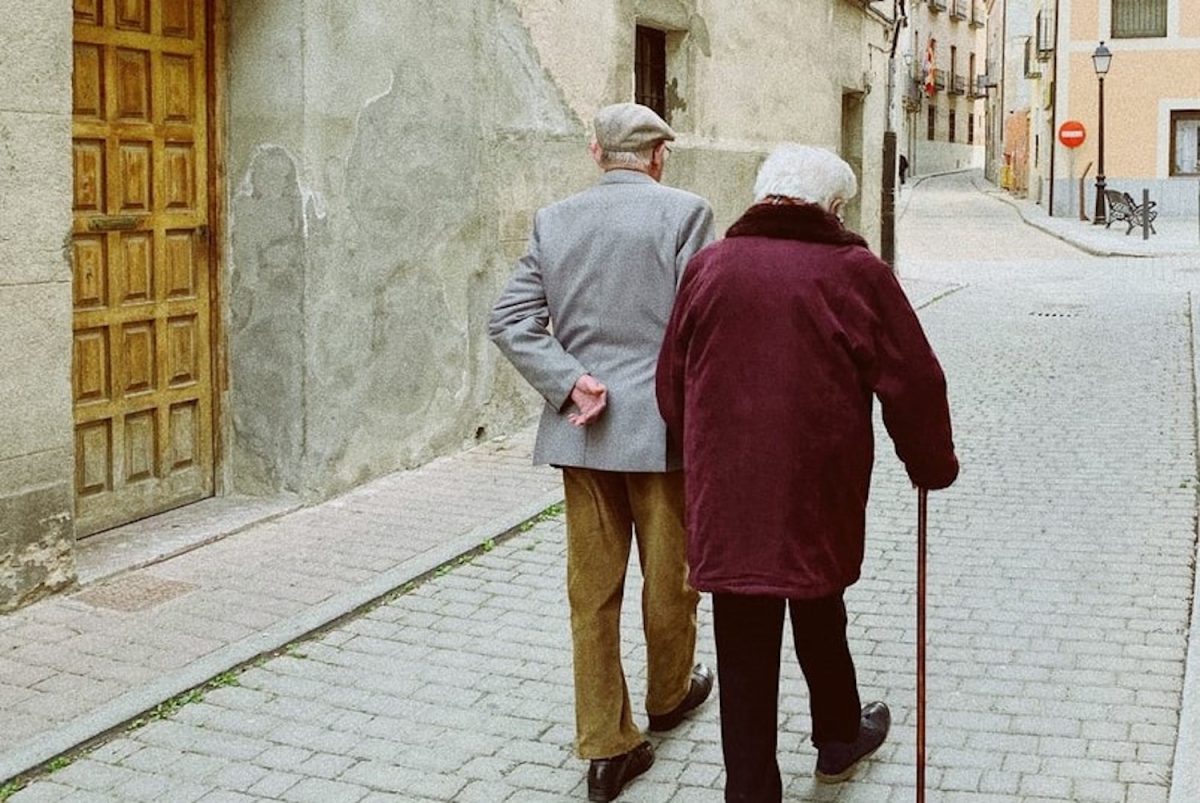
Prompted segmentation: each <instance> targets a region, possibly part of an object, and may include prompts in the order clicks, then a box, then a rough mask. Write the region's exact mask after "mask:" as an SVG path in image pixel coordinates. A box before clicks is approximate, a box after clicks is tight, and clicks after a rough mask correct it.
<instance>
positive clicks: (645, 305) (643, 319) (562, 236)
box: [488, 170, 713, 471]
mask: <svg viewBox="0 0 1200 803" xmlns="http://www.w3.org/2000/svg"><path fill="white" fill-rule="evenodd" d="M712 239H713V216H712V209H711V208H710V207H709V205H708V203H707V202H706V201H705V200H704V199H703V198H700V197H699V196H697V195H693V194H691V193H690V192H684V191H683V190H677V189H673V188H671V187H664V186H662V185H661V184H659V183H657V182H656V181H654V179H652V178H650V177H649V176H647V175H645V174H643V173H638V172H635V171H632V170H612V171H609V172H607V173H605V174H604V176H603V177H602V178H601V179H600V181H599V182H598V183H597V184H596V185H595V186H593V187H591V188H590V189H588V190H585V191H584V192H581V193H579V194H578V195H574V196H572V197H570V198H567V199H566V200H563V201H560V202H558V203H556V204H552V205H551V206H548V207H546V208H545V209H541V210H539V211H538V213H537V215H536V216H535V217H534V221H533V235H532V237H531V238H530V241H529V253H527V254H526V255H525V256H524V257H522V258H521V259H520V260H519V261H518V262H517V266H516V270H515V271H514V273H513V276H512V278H511V279H510V280H509V283H508V286H507V287H506V288H505V289H504V292H503V294H501V296H500V299H499V300H498V301H497V302H496V305H495V307H494V308H493V309H492V315H491V320H490V321H489V324H488V334H489V335H490V337H491V338H492V341H493V342H495V343H496V345H497V346H499V347H500V350H501V351H502V352H504V356H506V357H507V358H508V359H509V360H510V361H511V362H512V364H513V365H514V366H516V368H517V370H518V371H519V372H520V373H521V375H522V376H524V377H525V379H526V380H527V381H528V382H529V384H531V385H533V387H534V388H536V389H537V391H538V392H539V393H541V394H542V397H543V398H545V399H546V408H545V410H543V412H542V419H541V423H540V425H539V427H538V435H537V442H536V443H535V445H534V451H533V459H534V462H535V463H551V464H553V465H557V466H578V467H583V468H594V469H602V470H608V471H672V470H675V469H678V468H679V467H680V465H681V460H680V456H679V455H678V454H677V452H676V450H675V449H674V448H672V447H671V446H670V445H669V444H668V442H667V430H666V425H665V424H664V423H663V420H662V416H660V415H659V413H658V404H657V402H656V400H655V395H654V369H655V365H656V363H657V361H658V350H659V347H660V345H661V344H662V338H663V332H664V330H665V329H666V326H667V320H668V319H669V318H670V316H671V306H672V305H673V304H674V302H675V289H676V288H677V287H678V286H679V280H680V279H681V278H682V276H683V269H684V267H685V266H686V265H687V263H688V260H689V259H691V258H692V255H693V254H695V253H696V252H697V251H699V250H700V249H701V248H703V247H704V246H705V245H707V244H708V243H709V242H711V241H712ZM585 373H587V374H591V375H592V376H594V377H595V378H596V379H598V380H599V381H600V382H602V383H604V385H606V386H607V387H608V407H607V408H606V409H605V411H604V413H603V414H602V415H601V416H600V418H599V419H597V420H596V421H595V422H593V423H592V424H589V425H588V426H585V427H576V426H574V425H572V424H571V423H570V422H569V421H568V420H567V413H568V412H569V411H570V408H571V406H572V405H571V404H570V396H571V389H572V388H573V387H574V386H575V382H576V380H578V379H579V377H580V376H582V375H583V374H585Z"/></svg>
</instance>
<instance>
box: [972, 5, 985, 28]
mask: <svg viewBox="0 0 1200 803" xmlns="http://www.w3.org/2000/svg"><path fill="white" fill-rule="evenodd" d="M985 25H987V11H986V10H985V9H984V7H983V6H981V5H980V4H979V3H974V2H973V3H971V27H972V28H982V27H983V26H985Z"/></svg>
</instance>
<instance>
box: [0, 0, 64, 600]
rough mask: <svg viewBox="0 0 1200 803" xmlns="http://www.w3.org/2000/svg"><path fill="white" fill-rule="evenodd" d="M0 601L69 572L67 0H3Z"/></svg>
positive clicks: (28, 593)
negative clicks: (63, 1)
mask: <svg viewBox="0 0 1200 803" xmlns="http://www.w3.org/2000/svg"><path fill="white" fill-rule="evenodd" d="M0 19H3V20H4V33H3V35H0V76H4V80H3V81H0V611H5V610H9V609H11V608H14V607H17V606H19V605H23V604H25V603H27V602H30V601H32V600H33V599H35V598H37V597H38V596H40V595H42V594H45V593H48V592H49V591H52V590H55V589H58V588H62V587H64V586H66V585H68V584H70V583H71V582H72V581H73V579H74V573H75V572H74V562H73V559H72V552H71V549H72V546H73V538H74V532H73V527H72V524H71V518H72V513H71V510H72V493H71V476H72V458H71V453H72V446H71V438H72V434H71V433H72V423H71V376H70V367H71V283H70V279H71V277H70V268H69V266H68V263H67V259H66V256H65V255H64V242H65V238H66V236H67V233H68V231H69V230H70V226H71V139H70V137H71V118H70V114H71V8H70V6H69V4H64V3H59V2H50V1H49V0H35V2H32V3H18V2H16V0H0Z"/></svg>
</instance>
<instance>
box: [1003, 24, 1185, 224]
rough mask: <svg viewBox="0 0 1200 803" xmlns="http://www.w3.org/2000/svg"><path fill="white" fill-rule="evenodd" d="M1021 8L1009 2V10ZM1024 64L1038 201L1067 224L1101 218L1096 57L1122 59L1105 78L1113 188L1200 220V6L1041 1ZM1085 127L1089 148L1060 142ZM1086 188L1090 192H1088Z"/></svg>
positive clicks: (1032, 186)
mask: <svg viewBox="0 0 1200 803" xmlns="http://www.w3.org/2000/svg"><path fill="white" fill-rule="evenodd" d="M1016 1H1017V0H1009V4H1010V5H1011V4H1013V3H1015V2H1016ZM1023 38H1024V39H1025V41H1026V42H1027V43H1028V47H1027V52H1029V53H1031V54H1032V56H1031V57H1025V58H1024V63H1025V64H1029V63H1031V59H1032V63H1033V64H1034V65H1035V66H1034V67H1033V68H1032V69H1026V70H1025V71H1024V78H1025V82H1026V84H1027V85H1028V87H1029V95H1030V97H1031V99H1032V102H1031V113H1030V130H1031V138H1032V140H1033V141H1034V143H1035V147H1034V148H1033V149H1032V150H1031V151H1030V152H1029V154H1028V159H1027V164H1028V175H1029V184H1028V192H1029V195H1030V197H1032V198H1034V199H1035V200H1037V201H1038V203H1040V204H1042V205H1044V206H1045V207H1046V208H1047V209H1048V210H1049V211H1050V213H1051V214H1053V215H1057V216H1073V217H1075V216H1080V215H1084V216H1091V215H1092V214H1093V211H1094V209H1095V180H1096V175H1097V173H1098V172H1099V171H1100V168H1101V165H1100V153H1099V147H1098V145H1099V139H1100V132H1101V125H1100V119H1099V108H1100V79H1099V77H1098V75H1097V72H1096V67H1095V64H1094V61H1093V58H1092V57H1093V54H1094V53H1095V51H1096V50H1097V48H1098V46H1099V45H1100V44H1101V43H1102V42H1103V43H1104V45H1105V47H1106V48H1107V49H1108V50H1109V51H1110V52H1111V54H1112V58H1111V62H1110V63H1109V66H1108V72H1107V74H1106V75H1105V76H1104V81H1103V86H1104V126H1103V130H1104V164H1103V170H1104V174H1105V178H1106V183H1107V186H1108V188H1110V189H1116V190H1118V191H1122V192H1128V193H1129V194H1131V195H1133V196H1135V198H1138V199H1139V200H1140V198H1141V194H1142V191H1143V190H1148V191H1149V192H1150V197H1151V198H1152V199H1153V200H1155V202H1156V203H1157V208H1158V210H1159V214H1160V215H1163V216H1167V217H1180V216H1183V217H1194V216H1197V215H1200V209H1198V203H1197V194H1198V185H1200V142H1198V139H1200V137H1198V132H1200V0H1033V2H1032V3H1031V4H1030V15H1029V21H1028V28H1027V29H1026V31H1025V32H1024V34H1023ZM1069 121H1070V122H1077V123H1081V124H1082V125H1083V128H1084V130H1085V138H1084V141H1083V143H1082V145H1079V146H1077V147H1073V148H1072V147H1067V146H1066V145H1064V144H1063V143H1062V142H1060V141H1059V138H1058V133H1059V130H1060V129H1061V127H1062V125H1063V123H1066V122H1069ZM1081 185H1082V186H1081Z"/></svg>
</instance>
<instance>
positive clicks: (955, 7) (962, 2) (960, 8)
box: [950, 0, 971, 20]
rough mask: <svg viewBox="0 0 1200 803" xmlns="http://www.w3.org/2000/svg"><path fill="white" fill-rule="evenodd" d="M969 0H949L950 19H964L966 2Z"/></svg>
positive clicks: (969, 0) (965, 16)
mask: <svg viewBox="0 0 1200 803" xmlns="http://www.w3.org/2000/svg"><path fill="white" fill-rule="evenodd" d="M970 2H971V0H950V19H953V20H965V19H966V18H967V3H970Z"/></svg>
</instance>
